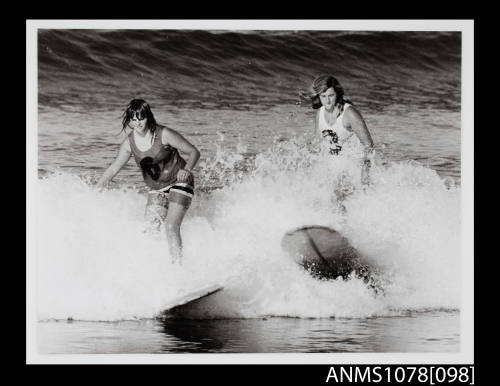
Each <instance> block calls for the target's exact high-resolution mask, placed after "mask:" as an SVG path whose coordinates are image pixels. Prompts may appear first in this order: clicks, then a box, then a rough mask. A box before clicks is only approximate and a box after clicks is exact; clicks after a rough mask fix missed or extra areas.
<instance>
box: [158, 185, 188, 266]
mask: <svg viewBox="0 0 500 386" xmlns="http://www.w3.org/2000/svg"><path fill="white" fill-rule="evenodd" d="M190 182H191V181H190ZM192 185H193V184H192V182H191V184H186V183H179V184H176V185H175V186H173V187H172V188H171V189H170V193H169V197H168V200H169V207H168V214H167V219H166V221H165V227H166V231H167V239H168V246H169V250H170V256H171V258H172V261H173V262H179V263H181V262H182V238H181V223H182V220H183V219H184V215H185V214H186V212H187V210H188V209H189V207H190V206H191V201H192V199H193V194H194V190H193V186H192Z"/></svg>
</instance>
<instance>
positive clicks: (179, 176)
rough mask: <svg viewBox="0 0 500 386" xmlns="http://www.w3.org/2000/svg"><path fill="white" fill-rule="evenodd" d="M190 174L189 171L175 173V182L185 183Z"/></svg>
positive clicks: (183, 170) (182, 170)
mask: <svg viewBox="0 0 500 386" xmlns="http://www.w3.org/2000/svg"><path fill="white" fill-rule="evenodd" d="M190 175H191V172H190V171H189V170H185V169H181V170H179V171H178V172H177V181H180V182H182V181H187V180H188V179H189V176H190Z"/></svg>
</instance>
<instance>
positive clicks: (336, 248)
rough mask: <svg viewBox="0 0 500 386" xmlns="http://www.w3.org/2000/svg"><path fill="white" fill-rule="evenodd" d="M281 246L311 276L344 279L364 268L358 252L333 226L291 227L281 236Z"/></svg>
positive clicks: (362, 270) (365, 266)
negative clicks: (340, 277)
mask: <svg viewBox="0 0 500 386" xmlns="http://www.w3.org/2000/svg"><path fill="white" fill-rule="evenodd" d="M281 247H282V248H283V250H284V251H285V252H286V253H287V255H288V256H289V257H290V258H291V259H292V260H293V261H295V262H296V263H297V264H299V265H301V266H303V267H304V268H305V269H306V270H308V271H309V272H310V273H311V274H312V275H313V276H319V277H322V278H336V277H339V276H342V277H343V278H344V279H345V278H347V277H348V276H349V275H350V274H351V273H352V272H353V271H355V272H356V273H360V274H363V273H364V271H365V270H366V269H368V268H367V265H366V263H364V262H363V261H362V259H361V257H360V254H359V253H358V251H357V250H356V249H355V248H354V247H353V246H352V245H351V244H350V243H349V240H348V239H347V238H345V237H344V236H342V235H341V234H340V233H339V232H337V231H336V230H335V229H332V228H329V227H326V226H320V225H311V226H303V227H300V228H297V229H293V230H291V231H289V232H287V233H285V235H284V236H283V238H282V240H281Z"/></svg>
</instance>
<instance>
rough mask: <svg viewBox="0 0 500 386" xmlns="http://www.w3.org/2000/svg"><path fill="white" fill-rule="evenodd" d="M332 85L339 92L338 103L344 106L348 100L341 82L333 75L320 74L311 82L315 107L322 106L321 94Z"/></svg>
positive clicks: (336, 92)
mask: <svg viewBox="0 0 500 386" xmlns="http://www.w3.org/2000/svg"><path fill="white" fill-rule="evenodd" d="M330 87H333V89H334V90H335V94H337V104H340V106H341V107H342V108H343V106H344V103H346V102H348V103H351V102H350V101H348V100H345V99H344V88H343V87H342V85H341V84H340V82H339V81H338V80H337V79H336V78H335V77H334V76H332V75H320V76H318V77H316V78H315V79H314V81H313V82H312V84H311V90H310V91H311V104H312V108H313V109H319V108H320V107H321V100H320V98H319V94H321V93H322V92H325V91H326V90H328V89H329V88H330Z"/></svg>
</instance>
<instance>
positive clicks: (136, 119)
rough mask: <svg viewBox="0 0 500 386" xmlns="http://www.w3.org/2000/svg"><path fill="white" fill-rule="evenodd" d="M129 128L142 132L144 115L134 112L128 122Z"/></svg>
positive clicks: (144, 120)
mask: <svg viewBox="0 0 500 386" xmlns="http://www.w3.org/2000/svg"><path fill="white" fill-rule="evenodd" d="M128 125H129V126H130V128H131V129H133V130H137V131H139V132H141V133H142V132H144V131H145V129H146V117H144V118H142V119H141V117H140V116H139V115H138V114H134V116H132V118H130V121H129V123H128Z"/></svg>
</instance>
